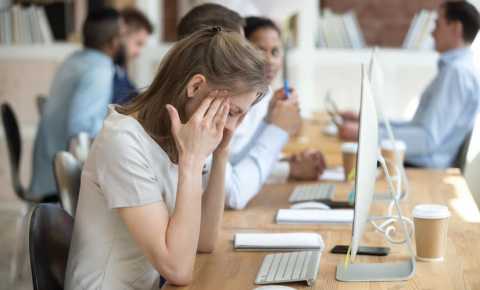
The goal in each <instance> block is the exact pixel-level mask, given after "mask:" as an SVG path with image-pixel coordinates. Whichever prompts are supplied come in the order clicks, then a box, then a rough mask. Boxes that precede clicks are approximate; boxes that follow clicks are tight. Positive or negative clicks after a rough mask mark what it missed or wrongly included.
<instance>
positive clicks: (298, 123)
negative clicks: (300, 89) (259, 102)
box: [266, 88, 302, 136]
mask: <svg viewBox="0 0 480 290" xmlns="http://www.w3.org/2000/svg"><path fill="white" fill-rule="evenodd" d="M266 119H267V122H268V123H271V124H273V125H275V126H277V127H279V128H281V129H283V130H284V131H286V132H287V133H288V134H289V135H290V136H296V135H298V133H299V132H300V129H301V127H302V117H301V116H300V107H299V106H298V95H297V93H296V91H295V90H294V89H291V91H290V97H289V98H287V97H286V96H285V92H284V90H283V88H282V89H279V90H277V91H276V92H275V94H274V95H273V97H272V100H271V101H270V104H269V108H268V112H267V118H266Z"/></svg>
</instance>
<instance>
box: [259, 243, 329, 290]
mask: <svg viewBox="0 0 480 290" xmlns="http://www.w3.org/2000/svg"><path fill="white" fill-rule="evenodd" d="M320 256H321V252H320V251H302V252H288V253H276V254H269V255H267V256H266V257H265V258H264V259H263V262H262V266H261V267H260V270H259V271H258V274H257V279H256V280H255V283H256V284H276V283H287V282H301V281H305V282H307V285H308V286H312V285H313V284H314V283H315V280H316V279H317V275H318V271H319V269H320Z"/></svg>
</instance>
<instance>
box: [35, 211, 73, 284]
mask: <svg viewBox="0 0 480 290" xmlns="http://www.w3.org/2000/svg"><path fill="white" fill-rule="evenodd" d="M72 231H73V219H72V217H71V216H70V215H69V214H67V213H66V212H65V211H64V210H63V209H62V208H60V207H59V206H56V205H51V204H38V205H36V206H35V207H34V208H33V209H32V210H31V212H30V215H29V220H28V248H29V254H30V266H31V269H32V282H33V289H34V290H62V289H63V286H64V281H65V271H66V267H67V259H68V250H69V248H70V241H71V238H72Z"/></svg>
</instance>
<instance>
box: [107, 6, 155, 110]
mask: <svg viewBox="0 0 480 290" xmlns="http://www.w3.org/2000/svg"><path fill="white" fill-rule="evenodd" d="M121 16H122V19H123V21H124V22H125V27H126V31H127V32H126V36H125V49H124V50H123V51H122V53H121V54H119V57H117V58H116V59H115V74H114V77H113V98H112V103H113V104H120V105H122V104H125V103H127V102H129V101H130V100H131V99H132V97H133V96H135V95H136V94H137V88H136V86H135V84H134V83H133V82H132V81H131V80H130V78H129V77H128V73H127V69H128V65H129V63H130V62H131V61H133V60H134V59H136V58H137V57H138V56H139V55H140V51H141V50H142V48H143V47H144V46H145V44H146V42H147V40H148V37H149V35H150V34H152V33H153V26H152V24H151V23H150V21H149V20H148V18H147V17H146V16H145V15H144V14H143V13H142V12H141V11H140V10H138V9H135V8H127V9H125V10H122V12H121Z"/></svg>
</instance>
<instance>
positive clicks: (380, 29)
mask: <svg viewBox="0 0 480 290" xmlns="http://www.w3.org/2000/svg"><path fill="white" fill-rule="evenodd" d="M441 2H442V1H441V0H322V1H321V3H322V4H321V5H322V8H330V9H332V10H333V11H334V12H337V13H343V12H347V11H350V10H353V11H355V14H356V15H357V17H358V18H359V22H360V26H361V28H362V32H363V34H364V37H365V40H366V42H367V44H368V45H370V46H385V47H400V46H401V45H402V43H403V39H404V38H405V35H406V34H407V31H408V28H409V27H410V22H411V21H412V18H413V16H414V15H415V13H417V12H418V11H420V10H421V9H429V10H432V9H435V8H436V7H437V6H438V4H440V3H441Z"/></svg>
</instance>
